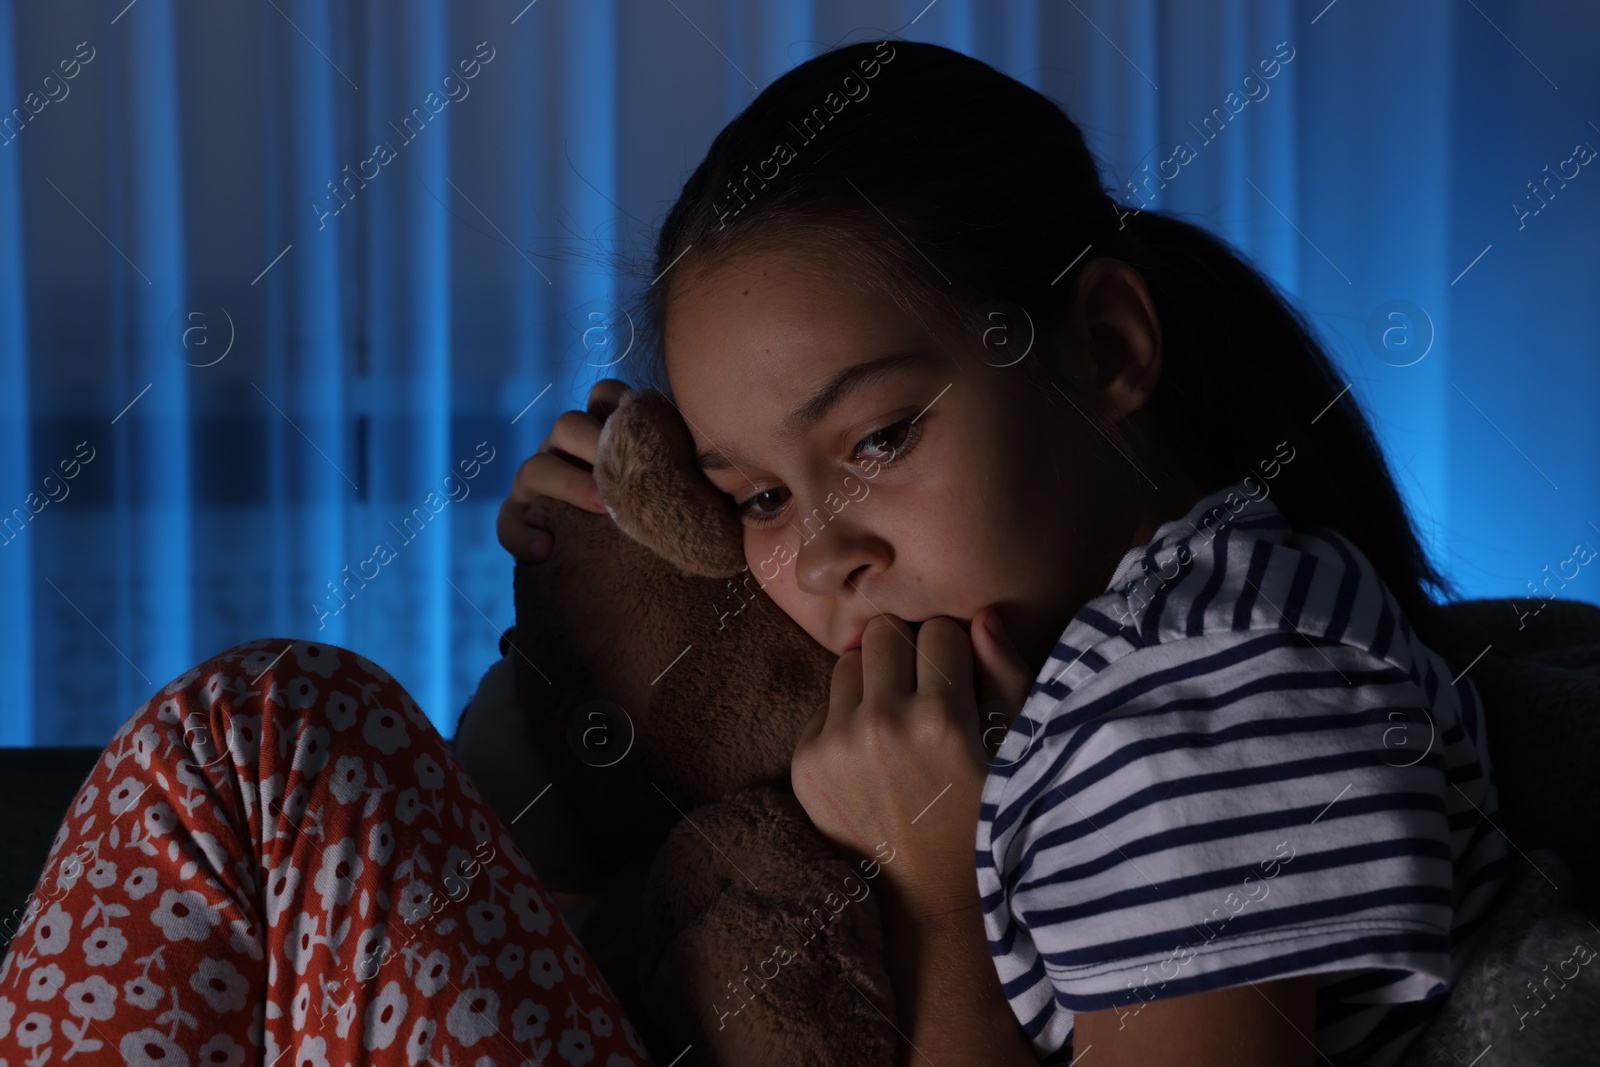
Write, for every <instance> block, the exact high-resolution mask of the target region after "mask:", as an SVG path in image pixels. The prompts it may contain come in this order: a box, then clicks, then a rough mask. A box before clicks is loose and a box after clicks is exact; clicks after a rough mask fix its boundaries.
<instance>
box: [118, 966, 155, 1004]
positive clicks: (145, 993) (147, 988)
mask: <svg viewBox="0 0 1600 1067" xmlns="http://www.w3.org/2000/svg"><path fill="white" fill-rule="evenodd" d="M122 999H123V1000H125V1001H127V1002H128V1003H129V1004H132V1005H133V1006H134V1007H136V1008H144V1009H145V1010H146V1011H148V1010H149V1009H151V1008H153V1007H155V1006H156V1005H157V1004H159V1003H161V987H160V986H158V985H156V984H155V983H154V982H152V981H150V979H148V978H146V977H145V976H144V975H142V974H141V975H138V976H137V977H134V978H130V979H128V980H127V981H126V982H123V983H122Z"/></svg>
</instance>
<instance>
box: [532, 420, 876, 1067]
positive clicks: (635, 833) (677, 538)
mask: <svg viewBox="0 0 1600 1067" xmlns="http://www.w3.org/2000/svg"><path fill="white" fill-rule="evenodd" d="M591 410H592V411H596V410H598V409H595V408H591ZM599 413H600V414H601V415H602V416H603V417H604V422H603V425H602V430H601V435H600V440H599V445H598V449H597V453H596V462H595V466H594V478H595V482H596V484H597V486H598V487H599V490H600V496H601V498H602V500H604V501H605V503H606V506H607V510H608V511H609V512H610V517H609V518H608V517H607V516H605V515H599V514H595V513H591V512H586V511H583V510H581V509H578V508H574V507H571V506H570V505H568V504H566V503H564V502H561V501H556V500H550V499H540V500H537V501H535V503H534V504H533V505H532V507H531V508H530V510H529V514H528V518H529V521H530V522H531V523H532V524H533V525H535V526H539V527H541V528H543V529H547V530H549V531H550V532H551V534H552V536H553V537H554V541H555V544H556V546H557V548H556V550H555V551H554V552H553V553H552V554H551V556H550V557H549V559H547V560H546V561H544V562H543V563H539V564H529V563H518V564H517V566H516V570H515V574H514V590H515V596H514V599H515V605H516V622H515V625H514V627H513V628H512V630H511V631H510V632H509V634H508V635H507V644H508V645H509V646H510V647H509V648H508V650H507V657H508V658H509V659H510V661H511V663H512V666H513V671H514V676H515V692H516V698H517V703H518V704H519V705H520V707H521V708H522V710H523V713H524V717H525V722H526V725H527V728H528V734H529V739H530V741H531V744H532V746H533V748H534V749H535V750H536V751H537V752H538V754H539V755H540V756H541V757H542V761H543V764H544V765H543V767H542V774H543V776H544V777H546V779H547V781H548V783H549V792H550V794H552V795H549V796H544V797H542V798H541V799H539V800H538V803H537V804H536V805H534V808H533V809H532V810H533V811H536V812H537V811H539V810H540V809H541V808H543V811H544V812H545V813H554V812H558V811H559V812H560V813H561V814H560V816H559V819H558V821H560V822H563V823H565V824H566V825H565V826H563V827H561V828H560V830H561V833H560V834H559V835H554V834H553V835H549V836H545V837H542V838H541V837H535V838H533V840H532V843H531V844H530V845H529V847H528V848H527V849H525V851H530V852H532V853H533V854H531V855H530V856H529V859H530V861H531V862H532V863H533V865H534V867H535V869H536V870H538V871H540V875H541V878H542V879H543V880H544V881H545V882H546V884H547V886H548V887H550V888H551V889H553V890H557V891H562V892H583V891H593V890H601V891H602V892H601V895H600V898H599V899H598V900H597V901H595V903H594V905H593V908H592V910H590V911H589V912H588V913H587V915H586V916H585V918H584V920H583V922H582V932H581V937H582V939H583V941H584V943H585V946H586V947H587V948H588V949H589V951H590V954H591V956H592V957H593V958H594V959H595V961H596V965H597V966H598V967H599V968H600V970H601V972H602V974H603V975H604V977H605V978H606V981H607V983H608V984H609V985H610V986H611V988H612V990H613V991H614V992H615V993H616V994H617V997H618V1000H619V1002H620V1003H621V1004H622V1005H623V1008H624V1010H625V1011H626V1012H627V1013H628V1015H629V1017H630V1019H631V1020H632V1021H633V1023H634V1026H635V1029H636V1030H637V1031H638V1032H639V1034H640V1036H641V1038H642V1039H643V1040H644V1042H645V1044H646V1046H647V1047H648V1048H649V1049H650V1050H651V1054H652V1057H653V1058H656V1059H657V1060H658V1061H659V1062H661V1063H668V1062H674V1058H675V1057H677V1056H678V1055H679V1054H680V1053H683V1052H684V1050H685V1049H688V1050H689V1051H688V1053H687V1055H684V1056H683V1058H682V1059H681V1060H677V1061H676V1062H677V1064H678V1067H688V1065H689V1064H691V1063H701V1064H707V1065H710V1064H717V1065H721V1064H752V1063H782V1064H816V1065H834V1064H839V1065H844V1064H850V1065H866V1064H889V1063H892V1062H893V1061H894V1055H895V1050H896V1041H897V1034H896V1031H895V1022H894V1020H895V1000H894V992H893V989H892V987H891V985H890V982H889V978H888V975H887V973H886V970H885V967H884V964H883V958H882V957H883V948H882V932H881V931H882V927H881V923H880V919H879V912H878V899H879V894H877V893H875V892H874V891H873V890H874V888H875V881H876V879H877V878H878V877H880V876H881V874H882V872H883V866H884V864H889V863H893V862H894V850H893V849H892V847H890V846H889V845H888V843H885V845H884V846H882V847H880V849H879V851H878V852H877V853H876V854H875V855H874V856H872V857H854V858H852V857H846V856H844V855H842V854H841V853H839V852H838V851H837V850H836V849H835V848H834V847H833V846H832V845H831V844H830V843H829V842H827V841H826V840H825V839H824V838H823V837H822V836H821V834H819V833H818V832H817V830H816V829H815V828H814V827H813V826H812V824H811V822H810V820H809V819H808V818H807V816H806V813H805V810H804V809H803V808H802V807H801V806H800V804H799V802H798V801H797V800H796V799H795V797H794V794H793V792H792V790H791V789H790V786H789V761H790V757H791V756H792V754H793V752H794V748H795V745H796V743H797V741H798V740H799V736H800V731H801V729H802V728H803V727H804V725H805V723H806V722H807V720H808V719H809V718H810V716H811V715H812V713H813V712H814V711H815V710H816V709H817V708H818V706H819V705H821V704H823V703H825V702H826V701H827V699H828V693H829V688H830V683H831V677H832V671H833V665H834V663H835V662H836V660H837V657H836V656H835V655H834V654H833V653H831V652H830V651H829V650H828V649H826V648H824V647H823V646H821V645H819V644H818V643H817V642H816V641H815V640H813V639H812V638H811V636H810V635H808V634H807V633H806V632H805V631H804V630H803V629H802V628H801V627H800V626H799V624H798V623H796V622H795V621H794V620H793V619H791V618H789V617H788V616H787V615H785V614H784V613H783V612H782V611H781V610H780V609H779V608H778V607H777V606H776V605H775V604H774V603H773V602H772V600H771V599H770V598H769V597H767V596H766V595H764V594H763V593H762V592H761V591H760V583H759V582H758V581H757V580H756V578H755V576H754V575H753V574H752V573H751V572H750V570H749V568H748V567H747V565H746V563H745V559H744V552H743V547H742V543H743V542H742V527H741V523H740V521H739V518H738V516H737V514H736V513H735V511H734V507H733V503H732V501H731V500H730V499H729V498H728V497H727V496H726V495H725V494H723V493H721V492H720V491H719V490H717V489H716V487H715V486H713V485H712V484H711V483H710V481H709V480H708V479H707V478H706V477H705V475H704V474H703V473H702V472H701V471H700V470H699V468H698V467H697V466H696V465H695V461H694V442H693V439H692V438H691V437H690V435H689V431H688V428H687V426H686V425H685V423H684V422H683V419H682V416H681V415H680V414H679V413H678V411H677V409H676V407H675V406H674V405H673V404H672V402H671V401H670V400H669V399H668V398H667V397H665V396H664V395H663V394H661V393H660V392H657V391H654V390H646V391H629V392H627V393H625V394H624V395H623V396H622V397H621V399H620V401H619V402H618V403H617V405H616V407H615V409H614V410H612V411H610V412H609V414H606V413H605V412H604V411H603V410H601V411H599ZM768 577H770V575H769V576H768ZM552 829H553V830H554V829H555V828H554V827H552ZM522 840H524V841H528V840H529V836H526V835H525V836H524V837H523V838H522ZM553 842H555V844H552V843H553ZM824 1020H825V1022H824Z"/></svg>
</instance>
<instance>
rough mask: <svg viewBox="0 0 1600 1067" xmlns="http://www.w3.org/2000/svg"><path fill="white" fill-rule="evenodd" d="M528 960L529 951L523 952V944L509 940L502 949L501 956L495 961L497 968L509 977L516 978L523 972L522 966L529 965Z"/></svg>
mask: <svg viewBox="0 0 1600 1067" xmlns="http://www.w3.org/2000/svg"><path fill="white" fill-rule="evenodd" d="M527 962H528V957H527V953H525V952H523V950H522V946H521V945H518V944H516V943H514V942H511V941H508V942H506V945H505V947H504V948H502V949H501V950H500V956H499V958H498V959H496V960H495V961H494V966H495V970H497V971H499V972H500V973H501V974H503V975H505V976H506V977H507V978H515V977H516V976H517V975H519V974H521V973H522V968H523V967H525V966H527Z"/></svg>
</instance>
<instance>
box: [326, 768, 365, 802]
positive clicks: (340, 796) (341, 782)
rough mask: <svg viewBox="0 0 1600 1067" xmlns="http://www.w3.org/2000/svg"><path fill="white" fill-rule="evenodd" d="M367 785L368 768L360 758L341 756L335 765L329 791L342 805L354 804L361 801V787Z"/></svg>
mask: <svg viewBox="0 0 1600 1067" xmlns="http://www.w3.org/2000/svg"><path fill="white" fill-rule="evenodd" d="M366 784H367V768H366V765H365V764H364V763H362V762H361V757H360V756H340V757H339V758H338V760H337V761H336V762H335V763H334V765H333V780H332V781H330V782H329V783H328V789H329V791H330V792H332V793H333V795H334V798H335V799H336V800H338V801H339V803H341V804H354V803H355V802H356V801H357V800H360V799H361V787H362V786H364V785H366Z"/></svg>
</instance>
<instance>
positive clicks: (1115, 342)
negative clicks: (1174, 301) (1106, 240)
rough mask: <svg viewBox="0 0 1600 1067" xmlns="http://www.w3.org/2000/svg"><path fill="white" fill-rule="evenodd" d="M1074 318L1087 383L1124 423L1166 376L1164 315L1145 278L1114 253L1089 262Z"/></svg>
mask: <svg viewBox="0 0 1600 1067" xmlns="http://www.w3.org/2000/svg"><path fill="white" fill-rule="evenodd" d="M1068 322H1069V331H1070V333H1069V335H1070V336H1071V337H1072V340H1073V342H1074V343H1073V347H1074V348H1075V349H1076V350H1077V352H1078V353H1079V355H1078V359H1079V360H1080V361H1081V366H1082V368H1083V370H1084V372H1085V373H1086V375H1087V377H1086V378H1085V379H1084V380H1085V386H1084V388H1085V390H1086V391H1087V392H1090V393H1092V394H1094V396H1095V397H1096V399H1097V400H1098V401H1099V403H1100V405H1101V410H1102V411H1103V412H1104V413H1105V415H1106V416H1107V417H1108V418H1109V419H1110V420H1111V421H1112V422H1120V421H1121V420H1122V419H1124V418H1126V417H1127V416H1129V415H1131V414H1133V413H1134V412H1135V411H1137V410H1139V409H1140V408H1141V407H1143V406H1144V403H1145V401H1146V400H1148V399H1149V398H1150V394H1151V393H1152V392H1153V391H1154V390H1155V387H1156V382H1157V381H1158V380H1159V379H1160V377H1161V320H1160V319H1159V318H1158V317H1157V316H1156V306H1155V301H1154V300H1152V299H1151V297H1150V290H1149V289H1148V288H1147V287H1146V286H1145V283H1144V277H1143V276H1142V275H1140V273H1139V272H1138V271H1137V270H1135V269H1134V268H1133V267H1132V266H1130V265H1129V264H1127V263H1125V262H1123V261H1122V260H1120V259H1114V258H1111V257H1109V256H1103V257H1101V258H1099V259H1096V260H1092V261H1090V262H1089V263H1086V264H1084V267H1083V270H1082V271H1081V272H1080V273H1079V275H1078V279H1077V282H1076V284H1075V285H1074V287H1073V296H1072V305H1071V310H1070V311H1069V313H1068Z"/></svg>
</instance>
